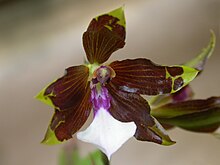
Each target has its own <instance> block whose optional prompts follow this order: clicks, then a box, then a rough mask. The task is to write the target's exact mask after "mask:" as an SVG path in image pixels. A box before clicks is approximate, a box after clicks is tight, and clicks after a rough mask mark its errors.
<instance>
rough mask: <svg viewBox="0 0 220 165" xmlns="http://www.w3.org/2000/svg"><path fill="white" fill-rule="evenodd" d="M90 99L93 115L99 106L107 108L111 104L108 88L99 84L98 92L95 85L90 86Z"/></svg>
mask: <svg viewBox="0 0 220 165" xmlns="http://www.w3.org/2000/svg"><path fill="white" fill-rule="evenodd" d="M90 100H91V102H92V105H93V111H94V115H95V114H96V112H97V111H98V110H99V109H100V108H103V109H105V110H108V109H109V108H110V106H111V104H110V101H111V96H110V95H109V93H108V89H107V88H106V87H104V86H101V91H100V93H98V91H97V88H96V86H94V87H93V88H92V92H91V98H90Z"/></svg>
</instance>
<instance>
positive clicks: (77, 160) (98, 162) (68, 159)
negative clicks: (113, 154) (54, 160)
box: [59, 147, 109, 165]
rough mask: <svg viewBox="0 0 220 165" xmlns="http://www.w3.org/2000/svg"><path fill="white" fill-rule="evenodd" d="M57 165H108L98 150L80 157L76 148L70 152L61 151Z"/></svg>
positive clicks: (103, 155) (106, 159) (105, 158)
mask: <svg viewBox="0 0 220 165" xmlns="http://www.w3.org/2000/svg"><path fill="white" fill-rule="evenodd" d="M59 165H109V161H108V158H107V157H106V156H105V154H103V153H102V152H101V151H100V150H96V151H94V152H92V153H90V154H88V155H87V156H86V157H81V156H80V154H79V151H78V149H77V148H76V147H73V148H72V149H71V150H70V151H68V150H63V151H62V152H61V154H60V157H59Z"/></svg>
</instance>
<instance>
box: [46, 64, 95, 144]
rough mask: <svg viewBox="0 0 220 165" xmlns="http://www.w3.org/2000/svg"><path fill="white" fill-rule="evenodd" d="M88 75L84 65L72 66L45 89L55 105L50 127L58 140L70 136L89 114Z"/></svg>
mask: <svg viewBox="0 0 220 165" xmlns="http://www.w3.org/2000/svg"><path fill="white" fill-rule="evenodd" d="M88 77H89V69H88V68H87V67H86V66H83V65H80V66H73V67H70V68H68V69H67V70H66V74H65V75H64V76H63V77H61V78H60V79H58V80H57V81H55V82H54V83H52V84H51V85H50V86H48V87H47V88H46V90H45V93H44V95H45V96H48V97H49V98H50V99H51V101H52V103H53V104H54V107H55V114H54V116H53V118H52V121H51V124H50V128H51V130H52V131H54V132H55V135H56V137H57V139H58V140H59V141H63V140H65V139H66V140H67V139H69V138H71V137H72V134H74V133H75V132H76V131H78V130H79V129H80V128H81V127H82V125H83V124H84V123H85V121H86V119H87V118H88V116H89V113H90V110H91V103H90V93H91V90H90V87H89V82H88Z"/></svg>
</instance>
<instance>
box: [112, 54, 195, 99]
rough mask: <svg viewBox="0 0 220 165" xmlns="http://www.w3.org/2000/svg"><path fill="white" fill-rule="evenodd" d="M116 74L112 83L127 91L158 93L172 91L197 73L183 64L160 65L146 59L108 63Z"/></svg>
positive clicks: (146, 93)
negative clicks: (172, 65) (173, 65)
mask: <svg viewBox="0 0 220 165" xmlns="http://www.w3.org/2000/svg"><path fill="white" fill-rule="evenodd" d="M110 67H111V68H112V69H113V70H114V71H115V73H116V76H115V78H113V79H112V81H111V82H112V83H113V84H114V85H115V86H117V87H119V89H121V90H123V91H127V92H132V93H138V94H145V95H158V94H166V93H174V92H176V91H177V90H179V89H181V88H182V87H183V86H185V85H186V84H187V83H189V81H191V80H192V79H193V78H194V77H195V76H196V74H197V73H198V72H197V71H196V70H195V69H192V68H188V67H184V66H175V67H168V66H160V65H157V64H154V63H153V62H151V61H150V60H147V59H142V58H139V59H134V60H130V59H127V60H123V61H115V62H113V63H111V64H110Z"/></svg>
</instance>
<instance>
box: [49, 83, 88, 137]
mask: <svg viewBox="0 0 220 165" xmlns="http://www.w3.org/2000/svg"><path fill="white" fill-rule="evenodd" d="M85 90H86V93H84V94H85V95H84V97H82V98H81V100H80V101H78V102H76V103H75V105H74V106H73V107H69V108H66V109H63V111H59V110H57V109H56V110H55V114H54V116H53V118H52V121H51V124H50V127H51V129H52V130H53V131H54V132H55V135H56V137H57V139H58V140H59V141H63V140H68V139H70V138H72V135H73V134H74V133H76V132H77V131H78V130H79V129H80V128H81V127H82V126H83V124H84V123H85V122H86V120H87V118H88V117H89V114H90V111H91V108H92V106H91V103H90V101H89V99H90V93H91V91H90V88H89V86H87V88H86V89H85Z"/></svg>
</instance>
